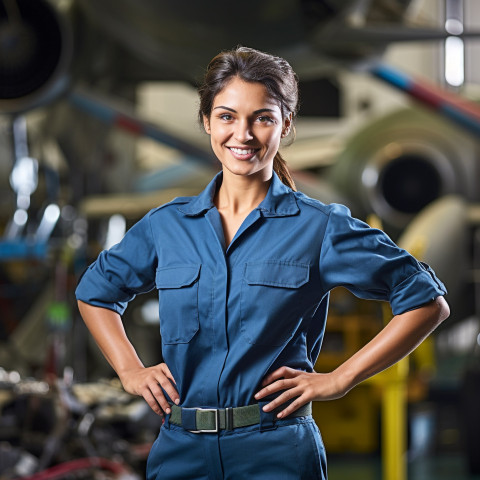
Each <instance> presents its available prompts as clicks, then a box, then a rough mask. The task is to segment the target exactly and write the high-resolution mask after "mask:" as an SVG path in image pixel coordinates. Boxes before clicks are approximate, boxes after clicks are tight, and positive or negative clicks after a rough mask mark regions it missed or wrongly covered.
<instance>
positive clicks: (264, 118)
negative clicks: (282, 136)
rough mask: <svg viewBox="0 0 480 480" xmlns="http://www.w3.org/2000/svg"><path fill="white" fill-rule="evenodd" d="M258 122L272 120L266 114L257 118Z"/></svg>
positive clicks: (269, 121)
mask: <svg viewBox="0 0 480 480" xmlns="http://www.w3.org/2000/svg"><path fill="white" fill-rule="evenodd" d="M257 120H258V121H259V122H260V123H271V122H273V118H271V117H269V116H268V115H262V116H261V117H258V119H257Z"/></svg>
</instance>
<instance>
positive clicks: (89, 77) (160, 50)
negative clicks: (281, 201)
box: [0, 0, 480, 480]
mask: <svg viewBox="0 0 480 480" xmlns="http://www.w3.org/2000/svg"><path fill="white" fill-rule="evenodd" d="M239 45H242V46H246V47H251V48H254V49H257V50H260V51H262V52H268V53H269V54H273V55H276V56H279V57H282V58H284V59H286V60H287V61H288V62H289V63H290V65H291V66H292V68H293V70H294V71H295V72H296V74H297V76H298V81H299V92H300V109H299V113H298V118H297V119H296V123H295V130H296V131H295V138H294V139H293V138H289V139H287V140H286V141H283V140H282V141H281V143H280V151H281V154H282V156H283V158H285V159H286V161H287V163H288V166H289V169H290V171H291V174H292V177H293V179H294V181H295V184H296V187H297V189H298V190H299V191H300V192H303V193H304V194H305V195H307V196H309V197H311V198H312V199H315V201H319V202H322V203H323V204H325V205H327V206H328V205H330V204H333V203H340V204H343V205H345V206H347V207H348V209H349V210H350V211H351V214H352V216H353V217H355V218H358V219H360V220H361V221H362V222H364V223H365V224H368V225H369V226H370V227H373V228H376V229H379V230H382V231H383V232H385V233H386V234H387V235H388V236H389V237H390V238H391V239H392V240H393V242H395V243H396V244H397V245H398V246H399V247H400V248H401V249H404V250H406V251H407V252H409V253H410V254H411V255H413V256H414V257H415V258H416V259H417V260H418V262H420V265H425V264H426V265H429V266H430V267H431V269H433V271H434V272H435V274H436V275H437V277H438V278H439V279H440V280H441V281H442V282H443V283H444V284H445V286H446V289H447V292H448V293H447V294H446V296H445V299H446V301H447V302H448V305H449V307H450V316H449V317H448V319H446V320H445V321H444V322H442V323H441V324H440V325H439V326H438V328H436V329H435V330H434V331H433V332H432V333H431V335H429V336H427V337H426V338H425V340H423V342H421V343H420V344H419V345H418V347H417V348H415V349H414V350H413V351H412V352H411V353H410V354H409V355H407V356H406V357H404V358H403V359H401V360H400V361H398V362H397V363H395V364H394V365H392V366H390V367H389V368H387V369H386V370H384V371H381V372H380V373H377V374H376V375H374V376H372V377H371V378H368V379H367V380H365V381H363V382H361V383H360V384H359V385H357V386H356V387H355V388H353V389H352V390H351V391H349V392H348V393H347V394H346V395H344V396H342V397H341V398H338V399H335V400H329V401H314V402H313V407H312V409H313V411H312V416H313V419H314V421H315V423H316V424H317V425H318V427H319V429H320V431H321V434H322V438H323V442H324V445H325V451H326V452H327V453H326V455H327V459H328V461H327V465H328V478H329V479H330V480H430V479H432V480H433V479H435V480H447V479H448V480H467V479H468V480H470V479H480V188H479V185H480V141H479V139H480V63H479V62H478V58H480V2H478V1H477V0H336V1H334V0H242V2H220V1H217V0H211V1H209V2H197V1H191V0H185V1H183V2H182V1H177V2H169V1H156V0H136V1H131V0H100V1H99V0H97V1H95V0H0V202H1V205H2V207H1V209H0V235H1V237H0V480H10V479H17V478H22V479H26V480H47V479H65V480H67V479H74V478H75V479H119V480H120V479H122V480H126V479H131V480H135V479H143V478H146V471H147V458H148V455H149V452H150V450H151V449H152V445H153V444H154V442H155V440H156V439H157V436H158V434H159V430H160V429H162V428H165V421H166V420H165V417H164V416H163V415H158V414H157V413H155V412H154V411H153V410H152V409H151V408H150V407H149V405H148V404H147V402H146V400H145V399H144V398H143V397H142V394H138V395H137V394H134V393H133V392H132V393H128V392H127V391H126V390H125V389H124V388H123V386H122V383H121V382H120V380H119V378H118V376H117V374H116V372H115V370H114V369H113V367H112V366H110V364H109V362H108V361H107V360H106V359H105V357H104V355H103V354H102V352H101V350H100V348H99V347H98V346H97V344H96V342H95V340H94V339H93V337H92V335H91V334H90V332H89V330H88V329H87V327H86V325H85V322H84V321H83V320H82V316H81V315H80V312H79V307H78V304H77V297H76V289H77V285H78V284H79V282H80V281H81V279H82V277H83V275H85V272H86V271H88V270H89V267H90V266H91V265H92V263H93V262H95V261H96V259H97V257H98V256H99V255H100V253H101V252H104V251H106V250H107V249H109V248H111V247H113V246H115V245H117V244H118V243H119V242H120V241H121V240H122V239H123V238H124V236H125V234H126V232H128V231H129V229H130V228H131V227H133V226H134V225H136V224H137V222H139V221H140V219H142V218H144V216H145V215H147V213H148V212H150V211H152V209H155V208H156V207H158V206H160V205H163V204H166V203H168V202H170V201H172V200H173V199H175V198H177V197H182V198H183V197H191V196H196V195H199V194H200V193H201V192H202V191H203V190H204V189H205V187H206V186H207V185H208V184H209V183H210V181H211V179H212V178H213V177H214V176H215V175H216V174H217V173H218V172H219V171H220V170H221V168H222V165H221V164H220V162H219V161H218V160H217V158H216V157H215V155H214V153H213V151H212V148H211V144H210V136H209V135H208V134H207V133H206V132H205V129H204V126H203V125H202V124H201V123H200V122H199V118H198V113H197V111H198V108H199V97H198V92H197V89H198V86H199V85H200V83H201V81H202V78H203V75H204V73H205V69H206V66H207V65H208V63H209V61H210V59H212V58H213V57H214V56H215V55H217V54H218V53H219V52H221V51H225V50H229V49H232V48H235V47H237V46H239ZM235 114H236V112H235ZM289 137H291V135H289ZM293 140H294V141H293ZM252 151H253V150H252ZM309 201H310V200H309ZM310 202H313V200H312V201H310ZM179 210H180V208H179ZM191 215H192V216H193V215H194V214H191ZM172 218H173V217H172ZM195 218H196V219H197V220H198V218H197V217H195ZM202 218H203V217H202ZM247 218H249V217H247ZM172 221H173V220H172ZM245 221H246V220H245ZM271 224H273V222H272V223H271ZM265 225H266V223H265ZM164 228H165V229H167V230H168V229H169V228H172V226H171V225H170V226H169V225H168V224H165V225H164ZM242 228H243V227H240V230H239V231H241V229H242ZM250 228H251V227H250ZM182 238H183V237H181V236H179V238H178V239H177V240H178V244H177V248H178V249H180V250H181V249H182ZM382 238H383V237H382ZM234 240H235V239H234ZM197 242H200V243H201V242H204V243H205V245H206V246H205V247H203V248H204V249H208V248H210V246H209V243H208V242H209V240H208V239H203V240H202V239H197ZM279 242H280V239H279ZM224 243H225V239H224ZM233 243H234V242H233V241H232V243H231V244H230V247H232V245H233ZM227 245H228V242H227ZM230 247H229V248H230ZM158 248H161V247H158ZM183 248H186V247H185V246H184V247H183ZM199 248H200V247H199ZM212 248H213V247H212ZM312 248H313V247H312ZM319 248H320V247H319ZM331 248H333V249H334V248H335V245H333V246H332V247H331ZM294 253H295V252H293V253H292V255H294ZM251 254H252V255H254V254H255V255H256V254H257V253H256V252H253V251H252V252H251ZM234 255H235V253H232V257H233V256H234ZM263 255H266V257H265V258H266V259H268V258H269V257H268V253H264V254H263ZM255 258H256V257H255ZM288 258H290V257H288ZM292 258H293V257H292ZM353 261H354V260H352V262H353ZM166 263H169V262H168V258H167V261H166ZM298 265H300V264H298ZM298 265H297V269H298V268H300V267H299V266H298ZM274 267H275V268H276V267H277V265H276V264H275V265H274ZM152 268H155V265H153V266H152ZM172 268H173V267H172ZM182 268H183V270H182V271H185V269H188V268H190V267H188V266H187V267H186V266H183V267H182ZM208 268H210V267H208ZM245 268H246V267H245ZM275 268H273V267H272V269H271V272H270V274H269V275H270V278H273V275H274V274H275V273H274V271H275ZM302 268H303V267H302ZM364 268H365V269H369V268H371V267H370V265H365V266H364ZM206 269H207V266H205V265H204V266H202V269H201V271H200V274H199V273H198V270H197V273H196V275H197V277H195V278H191V279H190V280H185V281H184V283H181V284H178V285H173V280H172V281H170V283H168V282H167V281H166V280H165V282H167V283H165V284H163V286H162V284H161V282H160V281H157V283H156V285H155V283H152V285H153V286H154V287H153V289H152V288H150V289H149V290H150V291H147V293H144V294H142V295H137V296H135V295H133V296H134V297H135V298H134V299H133V300H132V301H131V302H130V303H129V305H128V308H127V309H126V310H125V312H124V313H123V315H122V317H121V319H122V322H123V325H124V328H125V331H126V335H127V336H128V339H129V341H130V342H131V344H132V345H134V348H135V350H136V352H137V354H138V357H139V358H140V360H141V362H142V363H143V365H145V366H146V367H150V366H155V365H164V363H163V362H164V361H165V362H166V364H168V361H167V360H166V359H164V353H166V352H167V351H168V352H170V351H172V345H171V344H169V342H167V340H165V339H163V338H162V336H163V335H161V332H160V324H161V321H160V317H162V316H161V315H159V296H160V302H161V301H162V295H163V294H162V292H160V293H159V290H162V288H166V289H169V288H170V289H178V290H179V292H180V293H178V292H174V293H175V294H177V293H178V296H177V297H175V298H178V299H179V300H177V301H178V302H179V303H180V302H181V301H182V295H181V294H182V290H183V289H184V287H187V288H188V287H190V285H191V284H192V283H194V282H197V280H198V275H200V284H201V282H202V279H201V276H202V273H204V271H205V270H206ZM296 271H298V270H296ZM312 272H313V270H310V275H311V276H314V274H313V273H312ZM154 274H155V273H154ZM113 275H114V276H115V275H118V273H117V274H116V273H115V272H114V273H113ZM125 275H128V274H125ZM219 275H220V274H219ZM178 276H179V278H180V277H181V275H180V274H178ZM174 277H175V274H174ZM157 278H158V270H157ZM119 281H120V280H119ZM122 281H123V279H122ZM221 281H222V280H220V279H218V282H221ZM224 281H225V282H227V283H226V285H229V284H228V281H226V280H224ZM244 281H248V282H250V280H244ZM354 283H355V279H352V284H354ZM253 284H254V285H256V283H255V280H253ZM165 285H166V287H165ZM232 285H233V280H232ZM266 285H267V286H263V287H262V288H263V290H268V289H270V290H272V289H276V290H280V291H281V292H280V293H279V294H282V295H283V294H284V295H290V293H291V290H292V289H291V288H290V286H289V287H288V288H278V284H277V283H275V282H273V283H271V284H268V283H267V284H266ZM268 285H270V286H268ZM112 288H115V289H116V290H117V291H119V292H120V293H119V298H120V297H122V295H123V296H124V297H125V298H126V294H125V293H124V292H122V291H121V289H120V287H116V286H114V287H112ZM205 288H206V287H205ZM99 289H100V287H99ZM204 291H210V290H205V289H204ZM232 291H233V286H232ZM211 292H212V294H211V296H212V298H213V295H214V294H213V292H214V289H213V287H212V288H211ZM282 292H284V293H282ZM172 295H173V294H171V295H170V296H171V298H174V296H172ZM329 295H330V297H329V305H328V318H327V321H326V324H325V325H324V336H323V343H322V341H320V343H321V351H320V353H319V355H318V358H314V359H313V360H312V363H313V367H314V372H317V373H327V372H333V371H335V369H337V368H338V367H339V366H340V365H341V364H343V363H344V362H345V361H346V360H347V359H349V358H350V357H352V355H354V354H355V353H356V352H357V351H359V350H360V349H362V347H364V345H366V344H367V343H368V342H370V341H371V340H372V339H373V338H374V337H376V335H377V334H378V333H379V332H380V331H381V330H382V329H383V328H384V326H385V325H388V323H389V321H390V319H391V318H392V310H391V308H390V305H389V303H388V302H386V301H375V300H367V299H363V298H360V296H358V295H355V294H354V293H352V292H351V291H350V290H349V289H348V288H345V287H336V288H334V289H333V290H331V291H330V294H329ZM165 297H167V296H166V295H165ZM327 297H328V296H327ZM327 297H325V298H327ZM252 301H254V300H253V299H252ZM112 302H119V304H120V303H121V301H120V300H112ZM122 302H123V300H122ZM197 302H198V303H199V304H200V303H202V302H203V303H205V302H206V300H205V301H204V300H203V299H197ZM212 302H213V300H212ZM322 302H323V300H322ZM172 308H178V309H179V310H180V309H182V308H183V306H179V305H174V306H173V307H172ZM211 308H213V307H211ZM102 310H106V309H102ZM232 311H233V310H232ZM285 314H287V313H286V312H285ZM197 315H198V313H197ZM209 315H210V316H211V317H212V318H213V313H211V314H209ZM210 316H208V318H210ZM312 316H315V313H313V314H312ZM231 317H233V320H231V321H232V323H233V322H234V321H235V320H234V319H235V317H234V315H233V313H232V315H231ZM99 318H100V317H99ZM225 318H227V317H225ZM228 318H230V317H228ZM228 318H227V320H226V323H228ZM279 321H281V320H279ZM175 328H177V327H175ZM178 328H180V329H181V328H182V327H181V326H180V327H178ZM203 328H205V329H206V328H213V327H209V326H208V325H207V323H205V324H204V327H203ZM224 328H225V329H226V330H228V328H229V326H228V325H226V326H224ZM242 328H243V325H242ZM279 328H280V327H279ZM201 329H202V321H200V332H197V333H194V335H197V336H198V337H199V338H200V335H201ZM232 329H233V326H232ZM162 331H163V330H162ZM228 331H230V330H228ZM232 331H234V330H232ZM202 338H203V337H202ZM227 340H228V339H227ZM190 341H191V340H190ZM233 341H234V340H233V339H231V342H233ZM232 344H233V343H232ZM184 346H185V342H183V343H182V341H180V342H179V344H178V345H176V346H175V348H177V349H178V351H182V352H183V351H185V352H186V351H187V350H186V348H187V347H185V350H183V347H184ZM253 347H254V348H253V350H255V348H257V349H258V352H259V353H258V356H260V357H261V356H262V355H264V353H265V351H266V350H264V351H263V352H262V349H261V348H260V347H259V346H257V345H254V346H253ZM268 348H270V347H268ZM255 351H257V350H255ZM317 353H318V352H317ZM195 355H199V352H198V351H196V353H195ZM200 355H201V353H200ZM227 355H228V354H227ZM226 361H227V360H226ZM199 362H200V360H199ZM181 365H183V363H182V364H181ZM168 366H169V367H170V369H171V370H172V371H174V372H177V371H179V370H180V369H181V367H180V363H179V364H178V365H176V364H175V365H171V364H170V365H168ZM292 367H293V368H295V365H292ZM225 368H226V367H225ZM240 368H241V367H240ZM297 368H299V369H302V367H298V366H297ZM263 373H265V374H266V373H267V372H263ZM182 374H183V376H184V378H185V379H186V380H185V381H186V382H188V381H190V377H195V375H197V376H198V375H199V373H198V372H197V373H196V372H195V368H193V367H192V368H191V369H189V370H188V371H185V372H182ZM260 374H262V372H260V373H259V375H260ZM206 376H207V377H208V374H207V375H206ZM213 376H214V373H213V372H212V377H213ZM239 376H240V377H242V372H241V371H240V373H239ZM220 378H221V374H220ZM242 378H243V377H242ZM244 378H247V377H244ZM248 378H249V377H248ZM197 381H198V380H197ZM220 381H221V380H219V383H220ZM170 383H172V382H170ZM205 384H207V380H205ZM161 386H162V388H164V385H163V384H162V385H161ZM255 387H256V386H255ZM205 388H207V387H205ZM226 388H228V385H227V386H226ZM231 388H232V389H234V388H236V387H235V386H232V387H231ZM259 388H260V385H258V389H259ZM164 392H165V390H164ZM181 401H182V399H180V402H181ZM251 401H252V403H253V402H254V399H253V398H252V400H251ZM241 406H243V405H237V404H234V405H212V404H209V403H206V404H203V405H184V407H186V408H197V407H198V408H200V409H202V408H203V409H206V410H205V411H208V410H212V409H214V408H220V407H222V408H224V409H226V412H227V413H225V415H227V414H228V410H229V409H230V411H231V410H232V408H233V407H235V408H236V407H241ZM174 407H175V406H172V408H174ZM183 411H185V410H183ZM215 415H217V416H216V417H215V422H216V424H215V428H214V430H216V431H215V432H213V433H212V432H211V430H210V431H207V433H199V434H197V436H196V437H195V438H198V437H200V439H201V438H205V437H206V438H207V439H208V438H212V436H215V435H219V436H220V437H221V435H222V434H221V433H219V424H218V422H219V420H218V419H219V416H218V415H219V414H218V413H216V414H215ZM232 415H233V414H232ZM167 417H168V415H167ZM169 418H170V417H169ZM172 418H173V413H172ZM197 418H198V417H197ZM232 418H233V417H232ZM172 421H173V420H172ZM225 421H227V420H225ZM168 422H169V420H168V419H167V424H168ZM197 422H198V420H197ZM257 423H258V422H257ZM178 428H180V427H178ZM202 428H203V427H202ZM225 428H227V427H225ZM191 430H194V429H191ZM188 433H190V432H188ZM202 436H203V437H202ZM160 438H161V437H159V439H160ZM198 441H200V440H198ZM207 441H210V440H207ZM241 448H242V447H240V451H238V456H239V461H241V462H245V461H246V460H245V458H244V457H245V456H247V454H246V453H243V452H242V450H241ZM184 454H185V456H184V462H185V463H188V462H189V454H188V451H185V452H184ZM150 468H151V467H150ZM172 475H173V474H172ZM224 475H225V476H224V477H221V476H211V477H210V476H209V477H208V478H239V479H240V478H252V479H255V478H259V479H267V478H268V479H272V480H275V479H277V478H278V479H279V480H281V479H282V478H293V477H290V476H288V477H287V476H285V477H284V476H282V475H281V474H279V475H278V476H275V477H272V476H268V475H266V474H265V475H262V470H261V468H260V469H259V470H258V471H257V472H256V475H255V474H252V475H251V476H248V477H246V476H245V477H243V476H241V475H240V476H233V477H230V476H227V474H226V473H225V474H224ZM150 478H156V479H157V480H160V479H169V478H199V479H200V478H207V477H206V476H201V475H200V473H198V477H197V476H195V475H194V476H191V475H190V476H188V477H187V476H182V475H181V474H178V475H177V476H175V475H173V476H169V474H168V473H167V472H164V473H162V469H161V468H160V472H159V473H158V475H157V476H151V477H150ZM295 478H312V479H313V478H326V477H320V476H316V474H315V473H314V472H312V473H311V474H310V476H308V475H307V476H301V477H300V476H299V477H295Z"/></svg>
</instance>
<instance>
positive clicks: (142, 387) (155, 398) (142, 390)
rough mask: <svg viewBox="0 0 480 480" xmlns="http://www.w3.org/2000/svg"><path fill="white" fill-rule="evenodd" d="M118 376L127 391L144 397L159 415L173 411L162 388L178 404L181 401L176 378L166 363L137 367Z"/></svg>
mask: <svg viewBox="0 0 480 480" xmlns="http://www.w3.org/2000/svg"><path fill="white" fill-rule="evenodd" d="M118 376H119V378H120V381H121V382H122V385H123V388H124V389H125V391H126V392H128V393H131V394H133V395H138V396H141V397H143V398H144V399H145V401H146V402H147V403H148V405H149V406H150V408H151V409H152V410H153V411H154V412H155V413H156V414H157V415H163V414H164V413H166V414H169V413H171V409H170V405H169V403H168V401H167V399H166V398H165V395H164V393H163V391H162V388H163V390H164V391H165V392H166V394H167V395H168V396H169V397H170V398H171V399H172V401H173V402H174V403H175V404H177V405H178V403H179V401H180V398H179V395H178V392H177V389H176V388H175V385H176V382H175V379H174V378H173V375H172V373H171V372H170V370H169V368H168V367H167V364H166V363H160V364H158V365H154V366H153V367H135V368H132V369H128V370H125V371H123V372H121V373H119V374H118ZM160 387H161V388H160Z"/></svg>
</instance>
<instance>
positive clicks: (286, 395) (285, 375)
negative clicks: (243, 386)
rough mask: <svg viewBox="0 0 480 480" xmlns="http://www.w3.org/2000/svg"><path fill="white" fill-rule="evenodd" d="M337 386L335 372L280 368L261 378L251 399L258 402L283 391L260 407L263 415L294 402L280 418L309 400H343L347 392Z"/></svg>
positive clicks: (338, 382)
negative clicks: (258, 387)
mask: <svg viewBox="0 0 480 480" xmlns="http://www.w3.org/2000/svg"><path fill="white" fill-rule="evenodd" d="M341 384H342V382H341V381H340V379H339V378H338V375H337V374H336V373H335V372H331V373H315V372H312V373H309V372H303V371H301V370H294V369H293V368H289V367H281V368H279V369H278V370H275V371H274V372H272V373H271V374H270V375H267V376H266V377H265V379H264V380H263V382H262V387H264V388H262V389H261V390H260V391H259V392H258V393H257V394H256V395H255V399H256V400H261V399H262V398H264V397H267V396H268V395H271V394H273V393H278V392H283V393H281V394H280V395H279V396H278V397H277V398H275V400H273V401H271V402H270V403H268V404H267V405H265V406H264V407H263V410H264V411H265V412H270V411H272V410H274V409H275V408H277V407H280V406H281V405H282V404H284V403H285V402H288V401H291V400H292V399H294V400H293V402H292V403H290V404H289V405H288V406H287V407H286V408H285V409H283V410H282V411H281V412H279V413H278V414H277V417H278V418H283V417H287V416H288V415H290V414H291V413H293V412H294V411H295V410H298V409H299V408H300V407H301V406H302V405H305V404H307V403H309V402H311V401H313V400H334V399H336V398H340V397H343V396H344V395H345V394H346V393H347V391H348V390H347V389H345V388H343V387H342V385H341Z"/></svg>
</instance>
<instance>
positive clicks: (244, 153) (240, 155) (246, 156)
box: [227, 147, 260, 160]
mask: <svg viewBox="0 0 480 480" xmlns="http://www.w3.org/2000/svg"><path fill="white" fill-rule="evenodd" d="M227 148H228V149H229V150H230V151H231V152H232V155H233V156H234V157H235V158H236V159H237V160H250V159H251V158H252V157H254V156H255V154H256V153H257V152H258V151H259V150H260V149H259V148H237V147H227Z"/></svg>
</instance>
